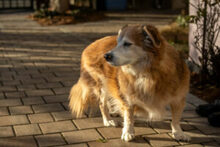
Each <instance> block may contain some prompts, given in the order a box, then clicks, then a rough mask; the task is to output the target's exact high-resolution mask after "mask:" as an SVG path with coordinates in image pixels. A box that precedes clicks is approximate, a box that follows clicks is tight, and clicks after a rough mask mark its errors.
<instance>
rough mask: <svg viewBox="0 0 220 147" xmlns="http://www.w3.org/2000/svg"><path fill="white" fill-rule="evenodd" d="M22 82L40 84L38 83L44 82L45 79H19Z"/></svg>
mask: <svg viewBox="0 0 220 147" xmlns="http://www.w3.org/2000/svg"><path fill="white" fill-rule="evenodd" d="M21 82H22V84H24V85H26V84H40V83H46V81H45V80H44V79H43V78H39V79H31V80H27V79H24V80H21Z"/></svg>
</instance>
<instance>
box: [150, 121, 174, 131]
mask: <svg viewBox="0 0 220 147" xmlns="http://www.w3.org/2000/svg"><path fill="white" fill-rule="evenodd" d="M150 126H151V127H152V128H154V129H155V130H156V131H157V132H158V133H168V132H171V127H170V121H158V122H152V123H151V124H150Z"/></svg>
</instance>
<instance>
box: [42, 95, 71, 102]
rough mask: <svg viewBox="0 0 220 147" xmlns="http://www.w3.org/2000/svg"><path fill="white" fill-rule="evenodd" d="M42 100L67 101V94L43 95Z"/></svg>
mask: <svg viewBox="0 0 220 147" xmlns="http://www.w3.org/2000/svg"><path fill="white" fill-rule="evenodd" d="M44 100H45V101H46V102H47V103H56V102H66V101H68V95H54V96H44Z"/></svg>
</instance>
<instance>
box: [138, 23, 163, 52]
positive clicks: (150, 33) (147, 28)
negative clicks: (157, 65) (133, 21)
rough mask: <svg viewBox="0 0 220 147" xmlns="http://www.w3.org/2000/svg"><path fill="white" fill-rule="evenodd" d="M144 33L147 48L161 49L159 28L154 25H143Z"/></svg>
mask: <svg viewBox="0 0 220 147" xmlns="http://www.w3.org/2000/svg"><path fill="white" fill-rule="evenodd" d="M142 33H143V36H144V43H145V45H146V46H147V47H150V48H153V47H156V48H159V47H160V45H161V40H160V39H161V38H160V35H159V32H158V30H157V28H155V27H154V26H152V25H143V26H142Z"/></svg>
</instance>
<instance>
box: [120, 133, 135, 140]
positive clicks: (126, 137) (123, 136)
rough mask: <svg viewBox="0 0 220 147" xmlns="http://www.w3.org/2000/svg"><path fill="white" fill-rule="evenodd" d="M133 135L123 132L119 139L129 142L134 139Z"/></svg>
mask: <svg viewBox="0 0 220 147" xmlns="http://www.w3.org/2000/svg"><path fill="white" fill-rule="evenodd" d="M134 137H135V136H134V133H132V134H131V133H129V132H125V133H122V135H121V139H122V140H124V141H131V140H132V139H134Z"/></svg>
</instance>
